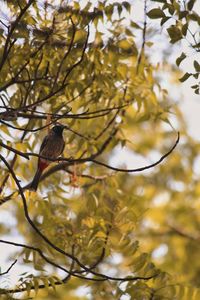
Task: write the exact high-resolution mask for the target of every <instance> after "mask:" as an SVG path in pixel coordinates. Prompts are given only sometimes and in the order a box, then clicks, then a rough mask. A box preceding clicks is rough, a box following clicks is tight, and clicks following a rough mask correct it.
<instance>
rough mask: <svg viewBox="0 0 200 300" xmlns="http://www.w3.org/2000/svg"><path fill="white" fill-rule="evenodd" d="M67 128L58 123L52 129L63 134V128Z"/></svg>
mask: <svg viewBox="0 0 200 300" xmlns="http://www.w3.org/2000/svg"><path fill="white" fill-rule="evenodd" d="M64 129H65V126H64V125H62V124H56V125H55V126H54V127H53V128H52V131H53V132H54V133H56V134H58V135H62V133H63V130H64Z"/></svg>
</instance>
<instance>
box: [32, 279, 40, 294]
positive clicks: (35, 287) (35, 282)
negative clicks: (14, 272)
mask: <svg viewBox="0 0 200 300" xmlns="http://www.w3.org/2000/svg"><path fill="white" fill-rule="evenodd" d="M33 283H34V290H35V294H36V295H37V293H38V290H39V282H38V278H36V277H33Z"/></svg>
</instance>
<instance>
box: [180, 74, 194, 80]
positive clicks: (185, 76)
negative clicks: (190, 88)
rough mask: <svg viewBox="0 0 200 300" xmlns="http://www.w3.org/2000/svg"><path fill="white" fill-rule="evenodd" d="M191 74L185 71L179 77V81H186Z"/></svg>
mask: <svg viewBox="0 0 200 300" xmlns="http://www.w3.org/2000/svg"><path fill="white" fill-rule="evenodd" d="M191 75H192V74H191V73H188V72H186V73H185V74H184V75H183V77H181V78H180V79H179V81H180V82H184V81H186V80H187V79H188V78H189V77H190V76H191Z"/></svg>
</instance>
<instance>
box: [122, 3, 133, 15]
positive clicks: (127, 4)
mask: <svg viewBox="0 0 200 300" xmlns="http://www.w3.org/2000/svg"><path fill="white" fill-rule="evenodd" d="M122 5H123V6H124V7H125V8H126V10H127V11H128V12H129V13H130V11H131V4H130V3H129V2H128V1H123V2H122Z"/></svg>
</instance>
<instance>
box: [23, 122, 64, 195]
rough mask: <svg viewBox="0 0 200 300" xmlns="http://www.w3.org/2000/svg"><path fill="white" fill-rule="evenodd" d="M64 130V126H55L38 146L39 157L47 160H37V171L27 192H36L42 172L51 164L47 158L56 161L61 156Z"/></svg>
mask: <svg viewBox="0 0 200 300" xmlns="http://www.w3.org/2000/svg"><path fill="white" fill-rule="evenodd" d="M64 128H65V126H64V125H62V124H57V125H55V126H54V127H53V128H52V129H51V130H50V131H49V133H48V134H47V135H46V136H45V137H44V139H43V141H42V144H41V146H40V151H39V155H41V156H44V157H47V159H46V158H42V157H39V158H38V165H37V170H36V173H35V176H34V177H33V180H32V182H31V183H30V184H29V186H28V189H29V190H34V191H36V190H37V187H38V184H39V181H40V177H41V175H42V172H43V171H44V169H46V168H47V167H48V165H49V164H50V163H51V160H48V158H50V159H56V158H58V157H59V156H60V155H61V154H62V152H63V150H64V147H65V142H64V139H63V135H62V134H63V130H64Z"/></svg>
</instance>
